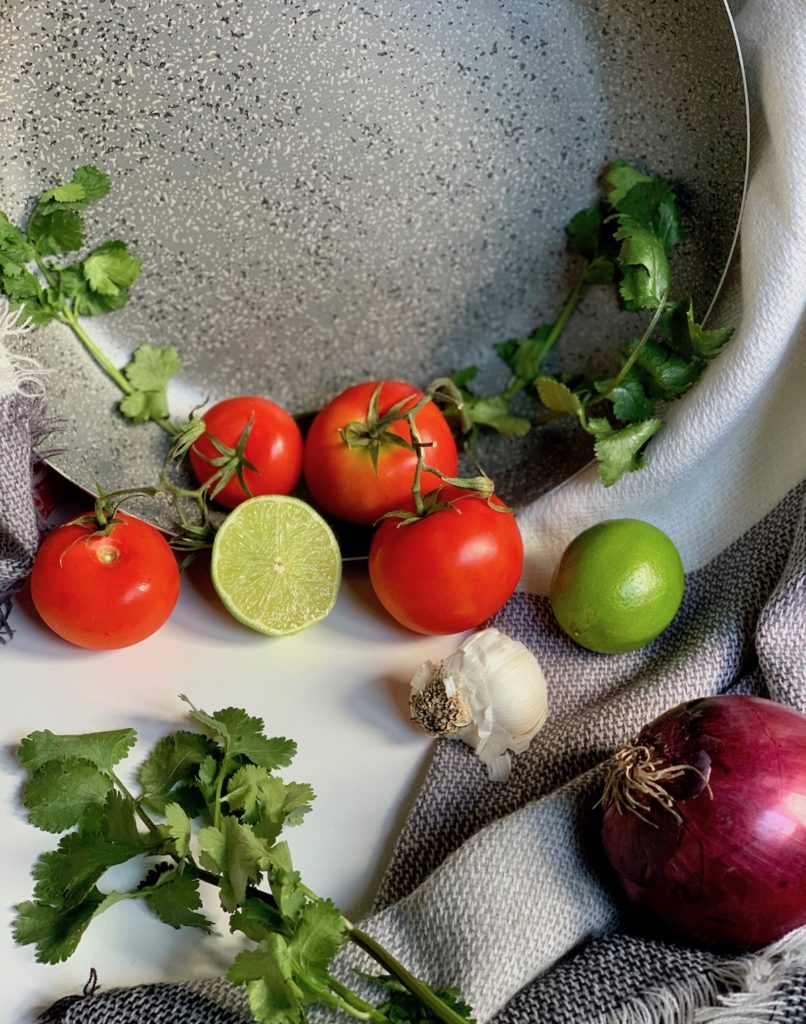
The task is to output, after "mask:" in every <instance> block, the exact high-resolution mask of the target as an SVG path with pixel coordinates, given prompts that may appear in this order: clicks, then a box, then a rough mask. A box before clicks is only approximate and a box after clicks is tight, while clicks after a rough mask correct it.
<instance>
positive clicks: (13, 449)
mask: <svg viewBox="0 0 806 1024" xmlns="http://www.w3.org/2000/svg"><path fill="white" fill-rule="evenodd" d="M21 330H22V328H20V326H19V325H18V323H17V318H16V317H15V316H14V315H13V314H10V313H9V311H8V304H7V303H6V300H5V299H2V300H0V643H3V642H4V641H6V640H8V639H10V638H11V627H10V626H9V624H8V614H9V612H10V610H11V598H12V596H13V594H14V593H15V591H16V590H17V588H18V587H19V586H20V584H21V583H22V582H23V580H24V579H25V577H26V576H27V575H28V573H29V572H30V569H31V564H32V562H33V558H34V554H35V553H36V549H37V546H38V544H39V538H40V534H41V527H42V523H41V518H40V516H39V513H38V512H37V509H36V506H35V504H34V495H33V488H32V485H31V484H32V466H33V462H34V457H35V456H34V451H35V448H36V447H37V445H39V444H40V442H41V441H42V440H43V439H44V438H45V437H46V436H47V434H48V433H49V430H50V426H49V425H48V423H47V422H46V421H45V419H44V415H43V413H44V410H43V402H42V395H41V383H40V374H39V371H38V370H37V369H36V368H35V367H32V366H30V365H29V364H28V363H27V361H24V360H21V359H20V358H19V357H16V356H14V355H13V354H12V352H11V351H10V349H9V348H8V347H7V345H6V344H5V342H7V341H12V342H13V336H14V334H17V333H20V331H21Z"/></svg>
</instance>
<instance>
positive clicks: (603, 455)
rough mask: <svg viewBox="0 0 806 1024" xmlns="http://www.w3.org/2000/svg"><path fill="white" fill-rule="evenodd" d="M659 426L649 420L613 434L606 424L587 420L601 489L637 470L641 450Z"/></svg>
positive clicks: (640, 459)
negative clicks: (597, 465)
mask: <svg viewBox="0 0 806 1024" xmlns="http://www.w3.org/2000/svg"><path fill="white" fill-rule="evenodd" d="M662 425H663V424H662V422H661V421H660V420H659V419H649V420H644V421H642V422H641V423H630V424H629V425H628V426H626V427H622V428H621V429H620V430H616V429H615V428H614V427H612V426H611V425H610V424H609V423H608V422H607V420H604V419H599V420H593V419H591V420H589V426H590V428H591V433H594V434H595V436H596V437H597V441H596V444H595V445H594V452H595V454H596V459H597V461H598V463H599V478H600V479H601V481H602V483H603V484H604V485H605V487H610V486H611V485H612V484H614V483H616V481H617V480H620V479H621V477H622V476H623V475H624V474H625V473H628V472H633V471H634V470H636V469H640V468H641V466H642V465H643V464H644V460H643V456H642V454H641V449H642V448H643V447H644V445H645V444H646V442H647V441H648V440H649V439H650V438H651V437H652V436H653V435H654V434H656V433H657V432H658V430H660V428H661V426H662Z"/></svg>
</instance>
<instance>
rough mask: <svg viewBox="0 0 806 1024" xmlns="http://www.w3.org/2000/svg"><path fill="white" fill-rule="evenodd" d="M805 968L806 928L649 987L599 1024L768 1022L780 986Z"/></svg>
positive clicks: (777, 1004)
mask: <svg viewBox="0 0 806 1024" xmlns="http://www.w3.org/2000/svg"><path fill="white" fill-rule="evenodd" d="M804 971H806V927H803V928H797V929H795V931H792V932H790V933H789V934H788V935H785V936H784V937H783V938H782V939H780V940H779V941H778V942H776V943H773V944H772V945H771V946H768V947H767V948H766V949H765V950H762V952H760V953H754V954H752V955H748V956H744V957H739V958H737V959H736V960H729V961H727V962H725V963H720V964H715V965H714V967H713V968H712V969H711V970H709V971H708V972H707V973H706V974H698V975H697V976H696V977H695V978H689V979H676V980H675V981H672V982H670V983H669V984H668V985H665V986H663V987H662V988H656V989H650V990H649V991H647V992H644V993H642V994H641V995H640V996H635V997H634V998H632V999H630V1000H629V1001H628V1002H626V1003H624V1004H622V1006H620V1007H619V1008H618V1009H617V1010H614V1011H612V1012H611V1013H609V1014H607V1015H603V1016H601V1017H600V1019H599V1021H598V1022H597V1024H767V1022H768V1021H770V1020H772V1015H773V1013H775V1012H776V1011H782V1009H783V1008H784V1007H783V1005H782V1002H781V999H782V990H783V989H784V987H785V985H786V983H787V982H789V981H791V980H793V979H794V978H795V977H796V976H797V975H798V974H801V973H803V972H804Z"/></svg>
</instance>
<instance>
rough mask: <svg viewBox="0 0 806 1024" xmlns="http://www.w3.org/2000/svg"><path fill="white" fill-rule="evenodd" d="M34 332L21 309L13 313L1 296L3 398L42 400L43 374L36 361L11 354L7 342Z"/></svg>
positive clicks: (0, 389) (0, 387)
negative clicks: (23, 397) (12, 396)
mask: <svg viewBox="0 0 806 1024" xmlns="http://www.w3.org/2000/svg"><path fill="white" fill-rule="evenodd" d="M30 330H32V323H31V320H30V318H29V319H27V320H25V319H23V317H22V307H21V306H20V307H18V308H17V309H13V310H12V309H11V308H10V306H9V303H8V299H7V298H5V296H0V395H13V394H17V395H25V396H26V397H27V398H42V397H43V396H44V394H45V385H44V378H45V376H46V375H47V374H48V372H49V371H48V370H44V369H43V368H42V367H41V366H40V365H39V364H38V363H37V362H36V361H35V360H34V359H30V358H29V357H28V356H23V355H19V354H18V353H15V352H12V351H11V350H10V349H9V348H8V347H7V346H6V344H5V343H6V342H7V341H8V339H10V338H15V337H20V336H21V335H23V334H27V333H28V332H29V331H30Z"/></svg>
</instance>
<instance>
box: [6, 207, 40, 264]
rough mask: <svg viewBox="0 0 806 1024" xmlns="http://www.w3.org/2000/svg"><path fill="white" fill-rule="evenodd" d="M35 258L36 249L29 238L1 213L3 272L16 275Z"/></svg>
mask: <svg viewBox="0 0 806 1024" xmlns="http://www.w3.org/2000/svg"><path fill="white" fill-rule="evenodd" d="M33 258H34V249H33V247H32V246H31V244H30V242H29V241H28V239H27V238H26V237H25V235H24V234H23V233H22V232H21V231H20V229H19V228H18V227H15V226H14V225H13V224H12V223H10V221H9V219H8V217H7V216H6V215H5V214H4V213H0V267H2V269H3V273H5V274H9V275H15V274H19V273H21V271H22V270H23V268H24V267H25V266H26V265H27V264H28V263H30V262H31V261H32V260H33Z"/></svg>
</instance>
